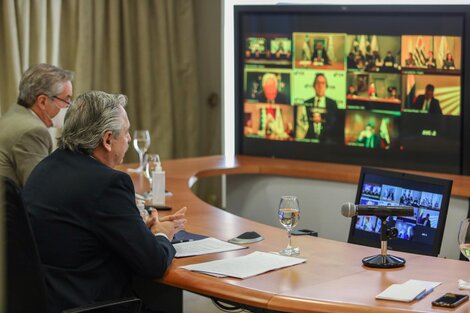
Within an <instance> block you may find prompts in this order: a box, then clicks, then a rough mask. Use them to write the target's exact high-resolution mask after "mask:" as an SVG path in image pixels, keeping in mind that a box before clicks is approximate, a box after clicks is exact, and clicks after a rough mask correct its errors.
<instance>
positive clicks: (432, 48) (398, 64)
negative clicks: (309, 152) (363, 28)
mask: <svg viewBox="0 0 470 313" xmlns="http://www.w3.org/2000/svg"><path fill="white" fill-rule="evenodd" d="M461 45H462V40H461V37H459V36H440V35H434V36H431V35H401V36H381V35H379V34H378V35H363V34H346V33H315V32H311V33H310V32H293V33H286V34H267V33H263V34H245V42H244V57H243V59H244V65H243V72H244V73H243V75H244V79H243V84H244V93H245V96H244V131H243V132H244V136H245V137H246V138H260V139H264V140H280V141H295V142H308V143H319V144H326V145H336V146H345V147H358V148H364V149H383V150H394V151H421V150H423V149H429V145H432V146H433V148H436V145H437V146H439V145H442V146H443V147H445V149H446V151H449V153H454V152H455V153H458V150H459V140H460V137H459V136H460V133H459V131H460V102H461V90H460V89H461V87H460V86H461V59H462V56H461ZM420 142H421V144H420ZM437 148H438V147H437Z"/></svg>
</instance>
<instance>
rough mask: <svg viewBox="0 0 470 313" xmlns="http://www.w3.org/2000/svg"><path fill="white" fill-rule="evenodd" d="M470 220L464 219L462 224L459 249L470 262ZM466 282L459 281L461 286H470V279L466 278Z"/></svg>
mask: <svg viewBox="0 0 470 313" xmlns="http://www.w3.org/2000/svg"><path fill="white" fill-rule="evenodd" d="M469 225H470V218H467V219H464V220H463V221H462V222H460V228H459V239H458V240H459V248H460V252H462V254H463V255H464V256H465V257H466V258H467V259H468V260H470V228H469V227H470V226H469ZM464 278H465V281H459V284H465V285H466V286H470V277H464Z"/></svg>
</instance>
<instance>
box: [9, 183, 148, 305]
mask: <svg viewBox="0 0 470 313" xmlns="http://www.w3.org/2000/svg"><path fill="white" fill-rule="evenodd" d="M2 185H3V189H2ZM0 195H1V196H0V204H1V203H2V202H1V200H2V199H1V198H2V197H3V196H4V197H3V198H4V201H3V204H4V205H3V207H4V208H5V209H6V210H4V212H6V214H5V218H6V226H7V232H6V269H7V271H6V272H7V274H6V277H7V280H6V302H7V308H6V312H9V313H29V312H34V313H47V312H48V311H47V288H46V282H45V277H44V272H43V268H42V266H41V261H40V257H39V252H38V248H37V246H36V242H35V240H34V235H33V232H32V229H31V225H30V222H29V217H28V214H27V213H26V210H25V208H24V206H23V202H22V200H21V192H20V189H19V188H18V187H17V186H16V185H15V183H14V182H13V181H12V180H10V179H8V178H6V177H0ZM123 305H130V306H132V309H131V310H132V311H130V312H132V313H138V312H140V307H141V300H140V299H138V298H134V297H131V298H122V299H116V300H110V301H104V302H99V303H93V304H89V305H84V306H80V307H77V308H71V309H67V310H65V311H64V313H81V312H90V313H91V312H102V310H103V309H106V308H118V307H120V306H123Z"/></svg>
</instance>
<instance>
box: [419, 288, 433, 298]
mask: <svg viewBox="0 0 470 313" xmlns="http://www.w3.org/2000/svg"><path fill="white" fill-rule="evenodd" d="M433 290H434V288H429V289H425V290H424V291H423V292H421V293H420V294H419V295H417V296H416V298H415V300H421V299H423V298H424V297H425V296H427V295H428V294H430V293H431V292H433Z"/></svg>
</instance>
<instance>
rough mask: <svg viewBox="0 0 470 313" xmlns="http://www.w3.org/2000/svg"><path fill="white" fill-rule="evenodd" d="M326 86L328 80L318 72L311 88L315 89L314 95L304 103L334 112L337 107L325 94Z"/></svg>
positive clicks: (313, 107) (327, 111) (314, 107)
mask: <svg viewBox="0 0 470 313" xmlns="http://www.w3.org/2000/svg"><path fill="white" fill-rule="evenodd" d="M327 88H328V81H327V79H326V76H325V74H323V73H318V74H316V75H315V79H314V80H313V89H314V90H315V97H313V98H310V99H307V100H306V101H305V102H304V104H305V105H307V106H309V107H311V108H312V109H317V110H320V111H325V112H326V113H328V114H330V113H335V111H336V110H337V109H338V105H337V104H336V101H335V100H333V99H331V98H329V97H327V96H326V89H327Z"/></svg>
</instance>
